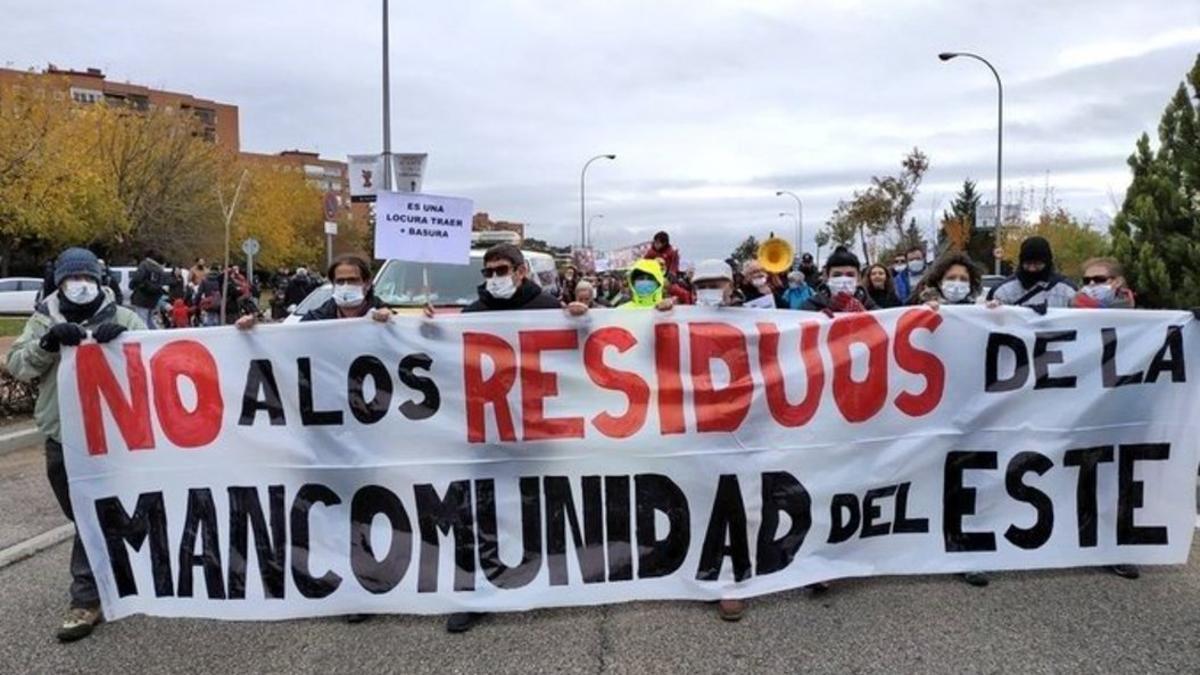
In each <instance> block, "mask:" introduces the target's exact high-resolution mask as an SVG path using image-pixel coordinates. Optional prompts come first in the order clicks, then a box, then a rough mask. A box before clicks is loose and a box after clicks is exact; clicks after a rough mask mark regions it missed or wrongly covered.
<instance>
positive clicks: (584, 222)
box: [579, 155, 617, 247]
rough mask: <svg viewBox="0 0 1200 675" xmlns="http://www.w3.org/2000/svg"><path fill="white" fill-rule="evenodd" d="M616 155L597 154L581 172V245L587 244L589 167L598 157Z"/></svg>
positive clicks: (606, 157)
mask: <svg viewBox="0 0 1200 675" xmlns="http://www.w3.org/2000/svg"><path fill="white" fill-rule="evenodd" d="M616 158H617V156H616V155H596V156H595V157H593V158H591V159H589V160H588V161H586V162H584V164H583V170H582V171H580V172H579V245H580V246H581V247H584V246H587V201H586V198H585V194H586V188H587V185H586V182H585V181H586V179H587V170H588V167H589V166H591V165H592V162H594V161H596V160H598V159H616Z"/></svg>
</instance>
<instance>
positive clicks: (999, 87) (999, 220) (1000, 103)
mask: <svg viewBox="0 0 1200 675" xmlns="http://www.w3.org/2000/svg"><path fill="white" fill-rule="evenodd" d="M959 56H965V57H967V58H970V59H975V60H976V61H979V62H980V63H982V64H983V65H985V66H987V67H988V70H990V71H992V75H994V76H995V77H996V229H995V230H994V238H995V243H996V246H995V248H997V249H999V248H1000V235H1001V233H1000V227H1001V225H1002V224H1003V223H1004V206H1003V203H1004V202H1003V197H1002V193H1001V190H1000V180H1001V176H1002V174H1003V168H1004V84H1003V83H1002V82H1001V81H1000V73H998V72H996V68H995V67H994V66H992V64H991V63H990V62H988V60H987V59H985V58H983V57H982V56H979V55H978V54H971V53H970V52H942V53H941V54H938V58H939V59H941V60H943V61H949V60H950V59H953V58H957V57H959ZM995 258H996V266H995V273H996V274H1000V256H995Z"/></svg>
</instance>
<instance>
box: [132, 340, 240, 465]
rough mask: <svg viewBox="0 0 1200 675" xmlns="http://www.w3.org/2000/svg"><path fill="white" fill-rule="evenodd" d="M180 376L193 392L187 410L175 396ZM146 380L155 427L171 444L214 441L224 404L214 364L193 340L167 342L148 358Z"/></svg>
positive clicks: (219, 428) (211, 357) (203, 349)
mask: <svg viewBox="0 0 1200 675" xmlns="http://www.w3.org/2000/svg"><path fill="white" fill-rule="evenodd" d="M180 377H186V378H188V379H189V380H191V381H192V385H193V386H194V387H195V389H196V407H195V409H193V410H191V411H189V410H188V409H187V407H185V406H184V404H183V399H182V398H181V397H180V396H179V386H178V380H179V378H180ZM150 378H151V380H152V381H153V383H154V412H155V413H156V414H157V415H158V424H159V426H161V427H162V430H163V433H164V434H166V436H167V438H168V439H169V440H170V441H171V442H172V443H174V444H175V445H177V446H179V447H181V448H196V447H200V446H202V445H207V444H209V443H211V442H213V441H214V440H215V439H216V438H217V436H218V435H219V434H220V433H221V417H222V415H223V414H224V412H225V403H224V401H222V400H221V383H220V380H219V379H218V376H217V362H216V360H215V359H213V356H212V354H210V353H209V351H208V350H207V349H205V348H204V346H203V345H201V344H200V343H199V342H196V341H194V340H178V341H175V342H170V343H167V344H166V345H164V346H163V347H162V348H161V349H159V350H158V351H157V352H155V354H154V356H152V357H150Z"/></svg>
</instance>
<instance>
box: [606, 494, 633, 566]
mask: <svg viewBox="0 0 1200 675" xmlns="http://www.w3.org/2000/svg"><path fill="white" fill-rule="evenodd" d="M629 515H630V508H629V476H605V477H604V527H605V529H606V531H607V534H608V537H607V539H608V580H609V581H630V580H632V579H633V536H632V532H631V530H630V517H629Z"/></svg>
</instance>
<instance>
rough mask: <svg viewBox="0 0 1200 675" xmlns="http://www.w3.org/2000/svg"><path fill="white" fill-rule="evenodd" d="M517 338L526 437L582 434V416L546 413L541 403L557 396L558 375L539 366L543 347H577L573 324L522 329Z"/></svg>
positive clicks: (530, 438) (523, 422) (538, 437)
mask: <svg viewBox="0 0 1200 675" xmlns="http://www.w3.org/2000/svg"><path fill="white" fill-rule="evenodd" d="M520 340H521V427H522V432H523V433H522V435H523V436H524V440H526V441H541V440H546V439H550V438H583V418H582V417H546V412H545V408H544V407H543V403H544V401H545V399H546V398H548V397H551V396H558V375H556V374H555V373H553V372H546V371H544V370H542V357H541V354H542V352H544V351H552V350H562V349H579V333H577V332H576V331H575V329H574V328H560V329H555V330H526V331H521V333H520Z"/></svg>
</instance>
